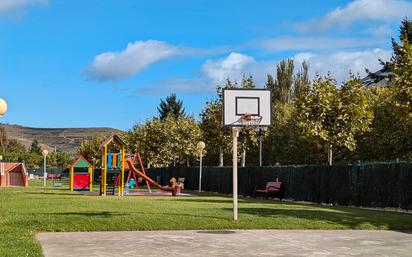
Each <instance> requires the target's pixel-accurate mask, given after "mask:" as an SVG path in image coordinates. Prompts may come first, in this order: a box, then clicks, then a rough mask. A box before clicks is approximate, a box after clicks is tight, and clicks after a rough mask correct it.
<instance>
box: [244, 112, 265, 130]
mask: <svg viewBox="0 0 412 257" xmlns="http://www.w3.org/2000/svg"><path fill="white" fill-rule="evenodd" d="M262 118H263V117H262V116H259V115H252V114H250V113H245V114H244V115H242V117H240V119H239V122H240V124H241V125H242V126H244V127H258V126H259V124H260V122H261V121H262Z"/></svg>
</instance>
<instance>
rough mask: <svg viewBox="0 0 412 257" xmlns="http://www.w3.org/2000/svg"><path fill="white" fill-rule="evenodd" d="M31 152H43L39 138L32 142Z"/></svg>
mask: <svg viewBox="0 0 412 257" xmlns="http://www.w3.org/2000/svg"><path fill="white" fill-rule="evenodd" d="M30 152H32V153H41V146H40V144H39V141H37V139H34V140H33V142H32V143H31V145H30Z"/></svg>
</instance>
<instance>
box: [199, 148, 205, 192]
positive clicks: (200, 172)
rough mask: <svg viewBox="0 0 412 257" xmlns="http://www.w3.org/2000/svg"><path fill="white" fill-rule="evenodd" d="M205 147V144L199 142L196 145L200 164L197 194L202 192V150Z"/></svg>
mask: <svg viewBox="0 0 412 257" xmlns="http://www.w3.org/2000/svg"><path fill="white" fill-rule="evenodd" d="M205 147H206V145H205V142H203V141H200V142H199V143H197V150H198V151H199V154H200V164H199V193H200V192H201V191H202V157H203V149H205Z"/></svg>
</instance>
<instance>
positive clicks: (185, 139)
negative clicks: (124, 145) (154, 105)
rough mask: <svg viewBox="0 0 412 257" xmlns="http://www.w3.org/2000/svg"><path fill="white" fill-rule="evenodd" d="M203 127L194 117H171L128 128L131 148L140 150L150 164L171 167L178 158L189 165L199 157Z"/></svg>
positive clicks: (132, 150) (177, 161) (135, 150)
mask: <svg viewBox="0 0 412 257" xmlns="http://www.w3.org/2000/svg"><path fill="white" fill-rule="evenodd" d="M200 139H201V131H200V128H199V126H198V124H197V122H196V121H195V119H194V118H193V117H184V116H179V117H178V118H177V120H176V119H175V118H174V117H173V116H168V117H166V119H164V120H160V119H157V118H154V119H153V120H148V121H146V123H144V124H136V125H134V126H133V128H132V129H131V130H129V131H128V133H127V136H126V141H127V142H128V145H129V151H131V152H139V153H140V155H141V157H142V159H143V161H144V162H145V163H146V164H147V166H149V167H150V166H168V165H170V164H171V163H172V162H173V161H174V160H175V162H176V163H178V164H184V163H186V164H189V163H190V161H191V160H193V159H195V158H196V156H197V151H196V144H197V143H198V142H199V140H200Z"/></svg>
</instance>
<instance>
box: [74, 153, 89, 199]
mask: <svg viewBox="0 0 412 257" xmlns="http://www.w3.org/2000/svg"><path fill="white" fill-rule="evenodd" d="M74 190H76V191H84V190H88V191H93V165H91V164H90V163H89V162H88V161H87V160H86V159H85V158H84V157H83V156H81V155H80V156H79V157H78V158H77V159H76V160H75V161H74V162H73V163H72V165H70V191H74Z"/></svg>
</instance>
